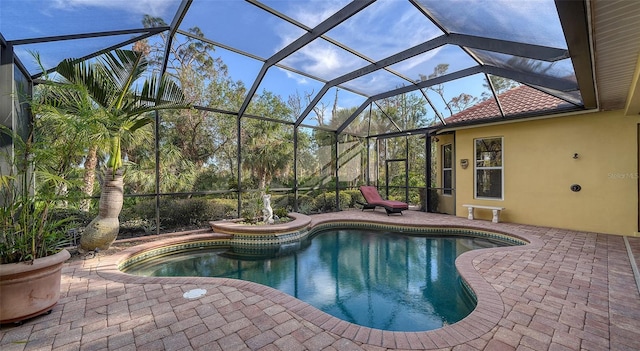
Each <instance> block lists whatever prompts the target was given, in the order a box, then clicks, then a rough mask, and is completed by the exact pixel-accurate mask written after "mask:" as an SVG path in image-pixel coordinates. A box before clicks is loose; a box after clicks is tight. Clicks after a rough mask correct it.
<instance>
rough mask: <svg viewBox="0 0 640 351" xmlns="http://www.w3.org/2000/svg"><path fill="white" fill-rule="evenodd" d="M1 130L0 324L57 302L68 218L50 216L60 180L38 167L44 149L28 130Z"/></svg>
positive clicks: (19, 318) (64, 259) (42, 310)
mask: <svg viewBox="0 0 640 351" xmlns="http://www.w3.org/2000/svg"><path fill="white" fill-rule="evenodd" d="M0 133H1V135H3V136H4V135H6V136H7V137H8V138H9V139H10V140H11V143H9V145H5V146H4V147H3V148H2V150H1V151H0V311H2V313H1V314H0V323H12V322H20V321H22V320H25V319H28V318H31V317H35V316H37V315H40V314H43V313H45V312H47V311H50V310H51V309H52V308H53V306H54V305H55V304H56V303H57V302H58V299H59V297H60V280H61V269H62V264H63V263H64V261H66V260H67V259H68V258H69V257H70V254H69V252H68V251H67V250H65V249H64V248H63V247H65V246H66V245H67V244H68V243H69V240H68V237H67V235H66V225H67V223H68V222H70V220H71V219H69V218H67V219H63V220H53V219H52V218H51V216H50V210H51V209H52V207H53V206H54V204H55V200H56V199H55V189H57V188H58V186H59V185H60V182H62V181H63V180H62V179H61V178H60V177H56V176H55V175H52V174H48V173H46V172H43V171H42V170H40V169H39V168H38V160H39V159H40V158H41V157H46V155H45V153H44V150H46V149H43V148H40V147H38V145H37V144H36V143H34V141H33V137H32V133H30V134H29V136H28V137H27V138H25V139H26V140H25V139H23V138H21V137H20V136H19V135H18V134H17V133H13V132H11V131H9V130H8V129H7V128H4V127H3V128H2V129H1V130H0ZM5 140H6V139H5Z"/></svg>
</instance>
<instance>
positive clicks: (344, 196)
mask: <svg viewBox="0 0 640 351" xmlns="http://www.w3.org/2000/svg"><path fill="white" fill-rule="evenodd" d="M338 199H339V201H340V209H345V208H349V207H351V203H352V197H351V194H349V193H348V192H347V191H341V192H339V193H338Z"/></svg>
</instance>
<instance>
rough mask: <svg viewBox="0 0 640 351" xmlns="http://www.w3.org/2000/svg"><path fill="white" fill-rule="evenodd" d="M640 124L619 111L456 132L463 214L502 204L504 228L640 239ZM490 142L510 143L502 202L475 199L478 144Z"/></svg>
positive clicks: (487, 215) (483, 215) (480, 214)
mask: <svg viewBox="0 0 640 351" xmlns="http://www.w3.org/2000/svg"><path fill="white" fill-rule="evenodd" d="M639 124H640V116H631V117H630V116H624V112H623V111H621V110H620V111H608V112H598V113H588V114H581V115H575V116H567V117H558V118H549V119H540V120H534V121H522V122H516V123H509V124H501V125H493V126H485V127H475V128H469V129H461V130H457V131H456V136H455V143H456V145H455V150H456V151H455V160H454V163H455V177H456V178H455V183H454V184H455V187H456V191H455V195H456V215H457V216H460V217H466V216H467V214H468V212H467V209H466V208H465V207H462V205H463V204H478V205H488V206H502V207H505V210H504V211H502V213H501V214H500V220H501V221H504V222H512V223H523V224H531V225H540V226H549V227H556V228H566V229H575V230H582V231H593V232H600V233H609V234H619V235H634V236H639V235H640V234H639V233H638V125H639ZM487 137H502V138H503V176H504V178H503V179H504V191H503V199H502V200H486V199H476V198H474V172H475V167H474V139H476V138H487ZM443 142H447V139H445V138H443V139H442V140H440V142H439V144H441V143H443ZM575 153H577V154H578V158H577V159H574V158H573V156H574V154H575ZM461 159H468V160H469V166H468V167H467V169H462V168H461V166H460V160H461ZM438 167H439V170H440V169H441V168H440V166H438ZM438 173H439V174H440V173H441V172H438ZM439 181H441V179H439ZM439 184H441V183H439ZM572 184H579V185H580V186H581V187H582V189H581V191H579V192H574V191H572V190H571V189H570V187H571V185H572ZM475 215H476V218H479V219H485V220H490V219H491V211H490V210H478V209H476V211H475Z"/></svg>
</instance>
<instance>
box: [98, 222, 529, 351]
mask: <svg viewBox="0 0 640 351" xmlns="http://www.w3.org/2000/svg"><path fill="white" fill-rule="evenodd" d="M290 223H291V222H290ZM345 223H349V224H351V225H354V223H355V224H357V225H360V226H364V225H365V224H366V223H368V224H370V226H369V227H371V226H374V227H379V228H382V227H386V228H389V229H391V228H398V227H403V228H407V227H409V228H413V229H415V228H417V227H423V228H426V229H431V230H435V229H437V228H440V229H445V230H446V229H455V230H469V231H474V232H484V233H494V234H496V235H500V236H509V237H512V238H515V239H516V240H522V241H525V242H528V244H527V245H520V246H511V247H499V248H488V249H480V250H473V251H468V252H465V253H464V254H462V255H460V256H459V257H458V258H457V259H456V268H457V269H458V272H459V273H460V276H461V277H462V279H463V280H464V281H465V282H466V284H467V285H468V286H469V287H471V289H472V290H473V292H474V294H475V296H476V300H477V305H476V308H475V309H474V310H473V311H472V312H471V313H470V314H469V315H468V316H467V317H465V318H463V319H462V320H461V321H459V322H457V323H454V324H451V325H447V326H444V327H442V328H439V329H435V330H430V331H424V332H392V331H384V333H394V334H398V335H397V337H402V338H404V337H405V336H403V335H404V334H407V333H411V334H413V335H415V336H417V337H418V338H419V339H420V340H421V341H422V343H423V345H433V348H434V349H436V348H442V347H453V346H456V345H458V344H460V343H464V342H468V341H471V340H474V339H477V338H480V337H481V336H482V335H484V334H486V333H488V332H490V331H491V329H493V328H494V327H495V326H496V325H498V322H499V321H500V320H501V319H502V317H503V313H504V303H503V301H502V299H501V297H500V295H499V294H498V292H497V291H496V290H495V289H494V288H493V286H491V285H490V284H489V283H488V282H487V281H486V280H485V279H484V278H483V277H482V276H481V275H480V274H479V273H478V271H476V269H475V268H474V266H473V261H474V259H475V258H477V257H479V256H481V255H485V254H488V253H493V252H503V253H504V252H505V251H510V250H522V249H534V248H536V247H540V246H541V241H540V239H538V238H533V237H530V236H528V235H524V234H517V233H513V232H512V231H511V230H494V228H490V229H489V228H486V227H483V226H476V225H469V226H466V225H465V226H447V225H444V226H437V225H429V226H417V225H401V226H398V225H396V224H394V223H393V221H392V220H389V221H388V222H387V221H385V220H381V221H363V220H331V219H326V220H322V221H317V222H316V223H313V228H310V229H319V228H320V229H324V228H325V227H334V226H337V225H340V224H345ZM385 224H386V226H385ZM496 229H498V228H496ZM501 229H502V228H501ZM232 238H233V236H232V235H230V234H215V233H213V234H197V235H189V236H188V237H187V236H182V237H176V238H171V239H164V240H159V241H154V242H149V243H145V244H142V245H138V246H135V247H132V248H129V249H126V250H124V251H122V252H121V253H119V254H117V255H113V256H109V257H107V258H105V259H104V260H102V261H100V262H99V264H98V267H97V272H98V275H99V276H101V277H102V278H104V279H108V280H112V281H118V282H122V283H131V284H177V285H183V284H189V285H196V286H200V285H216V286H229V287H233V288H236V289H239V290H244V291H249V292H252V293H255V294H257V295H260V296H263V297H268V298H269V299H271V300H272V301H274V302H276V303H277V304H279V305H281V306H284V307H286V308H287V310H288V311H290V312H291V313H295V314H296V315H298V316H299V317H301V318H302V319H304V320H306V321H308V322H310V323H312V324H314V325H315V326H317V327H319V328H321V329H323V330H326V331H328V332H331V333H333V334H335V335H337V336H339V337H344V338H349V339H353V340H355V341H358V342H361V343H364V344H370V345H375V346H379V347H383V345H382V344H375V343H371V342H367V340H358V338H357V335H369V334H370V333H371V332H372V331H373V330H374V329H372V328H369V327H363V326H359V325H355V324H352V323H349V322H346V321H343V320H341V319H339V318H336V317H334V316H331V315H329V314H327V313H325V312H322V311H320V310H319V309H317V308H315V307H313V306H311V305H309V304H308V303H306V302H303V301H301V300H298V299H296V298H294V297H292V296H290V295H288V294H285V293H283V292H281V291H279V290H276V289H273V288H271V287H268V286H264V285H261V284H257V283H253V282H249V281H243V280H237V279H229V278H210V277H164V278H159V277H140V276H134V275H130V274H126V273H123V272H121V271H120V267H121V266H122V265H123V264H125V262H127V261H129V260H136V256H138V257H140V255H141V254H142V253H145V252H146V253H148V252H149V251H155V250H160V251H156V252H162V250H171V248H172V247H173V248H175V247H183V248H187V247H188V246H189V245H192V246H194V247H195V246H201V245H205V244H209V245H211V243H212V242H216V243H217V244H218V245H225V244H228V243H229V242H230V240H231V239H232ZM143 256H144V255H143ZM354 330H355V331H354ZM361 333H362V334H361ZM416 349H420V350H423V349H425V348H424V347H420V348H416Z"/></svg>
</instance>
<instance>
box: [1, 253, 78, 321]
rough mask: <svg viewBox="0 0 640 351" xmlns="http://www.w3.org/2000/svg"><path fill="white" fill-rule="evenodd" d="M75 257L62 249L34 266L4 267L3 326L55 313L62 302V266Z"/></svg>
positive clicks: (7, 265) (17, 264)
mask: <svg viewBox="0 0 640 351" xmlns="http://www.w3.org/2000/svg"><path fill="white" fill-rule="evenodd" d="M69 257H71V255H70V254H69V251H67V250H62V251H60V252H58V253H57V254H55V255H51V256H47V257H43V258H38V259H36V260H35V262H34V263H33V264H28V263H23V262H21V263H9V264H2V265H0V311H2V313H0V318H2V319H1V320H0V323H14V322H20V321H22V320H25V319H28V318H31V317H35V316H38V315H41V314H44V313H45V312H47V311H49V310H51V309H52V308H53V306H55V304H56V303H58V300H59V299H60V280H61V278H62V272H61V271H62V264H63V263H64V261H66V260H68V259H69Z"/></svg>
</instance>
